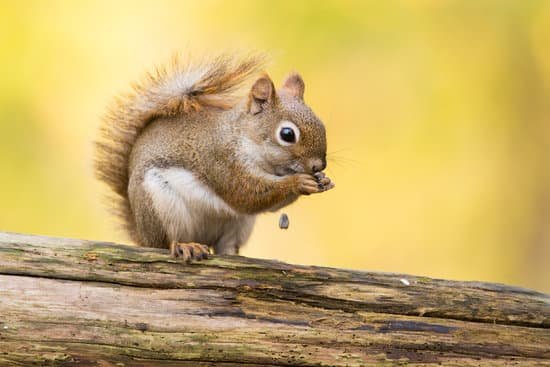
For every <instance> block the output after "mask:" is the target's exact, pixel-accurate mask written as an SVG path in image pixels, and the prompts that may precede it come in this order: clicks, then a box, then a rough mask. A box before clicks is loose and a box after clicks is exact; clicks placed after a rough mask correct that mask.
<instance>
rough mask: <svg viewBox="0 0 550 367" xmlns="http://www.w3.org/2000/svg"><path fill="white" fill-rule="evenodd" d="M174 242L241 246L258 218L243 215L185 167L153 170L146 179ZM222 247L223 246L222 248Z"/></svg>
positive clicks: (144, 184) (149, 190)
mask: <svg viewBox="0 0 550 367" xmlns="http://www.w3.org/2000/svg"><path fill="white" fill-rule="evenodd" d="M143 186H144V188H145V190H146V191H147V192H148V193H149V194H150V195H151V198H152V200H153V206H154V209H155V211H156V213H157V215H158V216H159V218H160V220H161V222H162V224H163V225H164V228H165V230H166V232H167V234H168V237H169V239H170V240H171V241H178V242H199V243H203V244H207V245H211V246H216V247H217V250H218V251H221V252H224V253H233V251H231V250H230V251H224V250H223V249H224V248H228V249H229V248H231V247H236V249H237V250H238V247H239V246H240V245H241V244H242V243H244V242H245V241H246V240H247V239H248V237H249V235H250V232H251V231H252V227H253V225H254V220H255V216H252V215H246V214H239V213H237V212H235V211H234V210H233V209H232V208H231V207H230V206H229V205H227V203H226V202H225V201H224V200H223V199H222V198H220V197H219V196H218V195H217V194H216V193H215V192H214V191H213V190H211V189H210V188H209V187H207V186H206V185H204V184H203V183H202V182H200V181H199V180H198V179H197V178H196V177H195V176H194V175H193V173H191V172H190V171H188V170H186V169H184V168H150V169H149V170H148V171H147V172H146V173H145V177H144V180H143ZM218 247H221V248H219V249H218Z"/></svg>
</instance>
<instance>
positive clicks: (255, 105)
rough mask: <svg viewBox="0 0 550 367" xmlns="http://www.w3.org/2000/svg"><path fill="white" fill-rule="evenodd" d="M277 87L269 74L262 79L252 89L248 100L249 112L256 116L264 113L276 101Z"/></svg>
mask: <svg viewBox="0 0 550 367" xmlns="http://www.w3.org/2000/svg"><path fill="white" fill-rule="evenodd" d="M275 98H276V96H275V86H274V85H273V82H272V81H271V79H270V78H269V76H268V75H267V74H265V75H264V76H262V77H260V78H259V79H258V80H256V82H255V83H254V85H253V86H252V89H250V95H249V98H248V110H249V111H250V113H251V114H253V115H255V114H257V113H260V112H262V111H263V110H264V109H265V108H266V107H267V106H268V105H269V104H271V103H273V102H274V101H275Z"/></svg>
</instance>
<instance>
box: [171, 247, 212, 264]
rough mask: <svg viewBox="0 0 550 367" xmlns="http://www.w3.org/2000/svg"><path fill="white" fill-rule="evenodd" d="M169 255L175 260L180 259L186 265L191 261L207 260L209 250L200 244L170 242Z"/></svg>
mask: <svg viewBox="0 0 550 367" xmlns="http://www.w3.org/2000/svg"><path fill="white" fill-rule="evenodd" d="M170 255H171V256H172V257H175V258H181V259H182V260H183V261H184V262H186V263H188V262H190V261H191V260H203V259H208V257H209V256H210V250H209V249H208V246H206V245H202V244H200V243H195V242H190V243H179V242H172V243H171V244H170Z"/></svg>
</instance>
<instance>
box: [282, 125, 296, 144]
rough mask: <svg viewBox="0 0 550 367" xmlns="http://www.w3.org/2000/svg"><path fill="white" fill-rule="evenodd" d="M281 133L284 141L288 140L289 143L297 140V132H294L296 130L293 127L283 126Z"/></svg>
mask: <svg viewBox="0 0 550 367" xmlns="http://www.w3.org/2000/svg"><path fill="white" fill-rule="evenodd" d="M279 135H280V136H281V139H282V140H283V141H286V142H287V143H295V142H296V134H295V133H294V130H293V129H292V128H291V127H283V128H282V129H281V131H280V132H279Z"/></svg>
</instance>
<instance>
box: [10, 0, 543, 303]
mask: <svg viewBox="0 0 550 367" xmlns="http://www.w3.org/2000/svg"><path fill="white" fill-rule="evenodd" d="M549 45H550V1H534V0H532V1H521V0H517V1H504V0H494V1H444V0H433V1H424V0H418V1H235V0H231V1H210V0H209V1H152V0H151V1H135V0H132V1H106V0H105V1H91V0H90V1H69V0H67V1H0V54H1V57H0V168H1V171H0V172H1V173H0V175H1V176H0V230H5V231H13V232H31V233H40V234H47V235H55V236H70V237H80V238H88V239H97V240H108V241H127V240H126V239H125V238H124V236H123V234H122V233H119V232H117V231H116V230H115V228H114V226H113V221H112V218H110V217H109V215H108V214H107V213H106V211H105V208H104V207H103V205H102V202H101V197H102V193H103V192H104V190H105V188H104V187H102V186H101V185H100V184H99V183H97V182H96V181H95V179H94V177H93V174H92V169H91V157H92V141H93V140H94V139H95V137H96V133H97V127H98V123H99V119H100V117H101V115H102V114H103V112H104V111H105V107H106V105H107V104H108V103H109V101H110V100H111V98H112V97H113V96H114V95H115V94H117V93H119V92H121V91H126V90H128V88H129V85H130V82H132V81H134V80H136V79H139V78H140V77H141V76H142V75H143V73H144V72H145V71H146V70H150V69H151V68H152V66H154V65H156V64H160V63H163V62H165V61H166V60H168V59H169V58H170V56H171V55H172V54H173V53H174V52H176V51H191V52H193V53H196V54H200V53H203V52H211V51H218V50H228V49H229V50H231V49H238V50H249V49H250V50H265V51H268V52H269V53H270V54H271V56H272V58H273V63H272V65H271V66H270V68H269V70H268V72H269V73H270V74H271V76H272V77H273V78H274V80H275V81H277V82H280V81H281V79H282V78H283V77H284V76H285V74H286V73H287V72H289V71H291V70H298V71H299V72H301V74H302V75H303V77H304V79H305V81H306V101H307V102H308V103H309V104H310V105H311V106H312V108H313V109H314V110H315V111H316V112H317V114H318V115H319V116H320V117H321V119H323V120H324V122H325V124H326V126H327V131H328V142H329V152H332V154H331V156H332V159H331V160H329V166H328V171H327V173H328V175H329V176H330V177H331V178H332V179H333V180H334V181H335V182H336V185H337V187H336V189H335V190H333V191H330V192H327V193H325V194H322V195H316V196H312V197H307V198H303V199H301V200H299V201H298V202H297V203H295V204H294V205H293V206H291V207H289V208H287V209H285V211H286V212H287V213H288V214H289V217H290V229H289V230H287V231H281V230H279V228H278V226H277V222H278V215H279V214H278V213H277V214H266V215H263V216H261V218H260V219H259V221H258V224H257V226H256V228H255V230H254V233H253V235H252V238H251V239H250V241H249V243H248V245H247V246H246V247H245V248H244V250H243V254H244V255H246V256H256V257H266V258H276V259H280V260H284V261H288V262H293V263H303V264H317V265H328V266H336V267H344V268H355V269H365V270H380V271H388V272H402V273H413V274H419V275H428V276H432V277H443V278H451V279H462V280H486V281H497V282H504V283H510V284H515V285H521V286H526V287H531V288H536V289H539V290H542V291H547V292H548V291H550V154H549V153H550V149H549V147H550V119H549V117H550V99H549V97H550V48H549Z"/></svg>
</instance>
